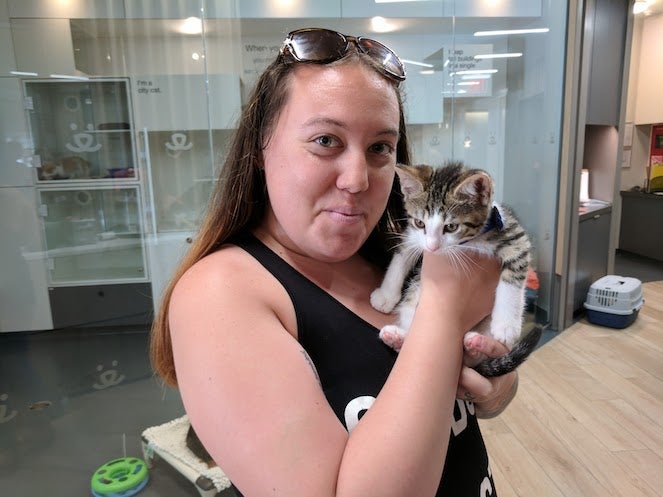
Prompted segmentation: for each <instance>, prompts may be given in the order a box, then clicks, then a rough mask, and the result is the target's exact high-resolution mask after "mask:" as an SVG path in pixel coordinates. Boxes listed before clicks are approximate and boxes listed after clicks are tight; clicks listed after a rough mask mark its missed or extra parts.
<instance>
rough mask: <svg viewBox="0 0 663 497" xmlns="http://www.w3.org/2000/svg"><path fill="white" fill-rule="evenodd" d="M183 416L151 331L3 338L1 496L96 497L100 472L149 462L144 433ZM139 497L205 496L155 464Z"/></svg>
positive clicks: (90, 331) (0, 347) (0, 371)
mask: <svg viewBox="0 0 663 497" xmlns="http://www.w3.org/2000/svg"><path fill="white" fill-rule="evenodd" d="M183 413H184V409H183V407H182V403H181V400H180V397H179V395H178V393H177V391H175V390H172V389H167V388H164V387H162V385H161V384H160V383H159V382H158V381H157V379H155V378H154V377H153V376H152V373H151V370H150V366H149V362H148V359H147V332H146V331H145V330H104V331H99V330H93V329H86V330H76V331H52V332H44V333H34V334H33V333H30V334H11V335H4V336H0V481H2V484H1V485H0V488H1V490H0V495H1V496H2V497H25V496H29V495H43V496H49V497H60V496H62V497H68V496H74V495H76V496H84V495H91V491H90V478H91V477H92V474H93V473H94V472H95V470H96V469H97V468H99V467H100V466H101V465H102V464H105V463H106V462H108V461H110V460H113V459H116V458H120V457H124V456H125V455H126V456H134V457H142V451H141V442H140V435H141V433H142V431H143V430H144V429H145V428H148V427H149V426H154V425H158V424H161V423H164V422H166V421H169V420H171V419H174V418H176V417H179V416H181V415H182V414H183ZM140 495H141V496H142V497H157V496H158V497H171V496H172V497H175V496H178V497H183V496H192V497H194V496H198V495H199V494H198V492H197V490H196V489H195V487H194V486H193V485H192V484H191V483H190V482H189V481H188V480H186V479H185V478H184V477H182V476H181V475H180V474H179V473H177V472H176V471H174V470H173V469H172V468H170V466H168V465H166V464H165V463H163V462H158V463H157V464H156V465H155V467H154V468H153V469H151V470H150V481H149V483H148V485H147V486H146V487H145V489H143V490H142V491H141V492H140Z"/></svg>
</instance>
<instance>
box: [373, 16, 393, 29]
mask: <svg viewBox="0 0 663 497" xmlns="http://www.w3.org/2000/svg"><path fill="white" fill-rule="evenodd" d="M371 27H372V28H373V31H375V32H376V33H388V32H389V31H394V30H395V29H396V28H395V27H394V25H393V24H392V23H390V22H389V21H387V20H386V19H385V18H384V17H382V16H375V17H372V18H371Z"/></svg>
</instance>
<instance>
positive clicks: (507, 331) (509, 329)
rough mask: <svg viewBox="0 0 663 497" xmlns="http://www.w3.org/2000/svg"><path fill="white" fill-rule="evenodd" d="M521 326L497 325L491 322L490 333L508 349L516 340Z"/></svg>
mask: <svg viewBox="0 0 663 497" xmlns="http://www.w3.org/2000/svg"><path fill="white" fill-rule="evenodd" d="M521 331H522V328H521V327H520V326H514V325H506V324H504V325H501V326H500V325H499V324H497V323H493V326H491V327H490V335H491V336H492V337H493V338H494V339H495V340H497V341H499V342H502V343H503V344H504V345H506V346H507V347H509V348H510V349H511V348H512V347H513V344H514V343H516V342H517V341H518V339H519V338H520V333H521Z"/></svg>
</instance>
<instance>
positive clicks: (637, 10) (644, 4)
mask: <svg viewBox="0 0 663 497" xmlns="http://www.w3.org/2000/svg"><path fill="white" fill-rule="evenodd" d="M648 7H649V2H648V1H647V0H636V2H635V3H634V4H633V13H634V14H642V13H643V12H644V11H646V10H647V8H648Z"/></svg>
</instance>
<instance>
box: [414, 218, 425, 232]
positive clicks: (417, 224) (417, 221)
mask: <svg viewBox="0 0 663 497" xmlns="http://www.w3.org/2000/svg"><path fill="white" fill-rule="evenodd" d="M412 223H413V224H414V225H415V227H417V228H419V229H420V230H422V229H424V228H425V227H426V223H424V222H423V221H422V220H421V219H415V220H413V221H412Z"/></svg>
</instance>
